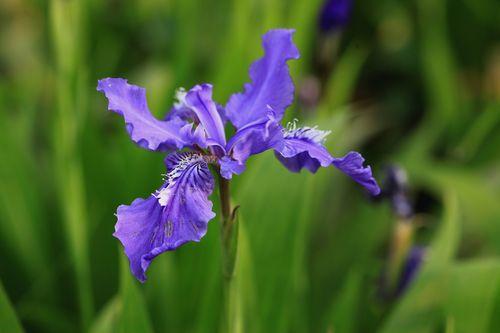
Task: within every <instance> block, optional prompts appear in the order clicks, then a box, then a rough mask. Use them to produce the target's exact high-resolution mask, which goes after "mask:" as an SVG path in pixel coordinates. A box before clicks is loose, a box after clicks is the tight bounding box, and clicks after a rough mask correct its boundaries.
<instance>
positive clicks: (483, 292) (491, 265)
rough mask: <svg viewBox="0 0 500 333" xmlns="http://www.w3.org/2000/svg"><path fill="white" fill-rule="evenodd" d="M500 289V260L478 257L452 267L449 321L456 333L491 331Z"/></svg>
mask: <svg viewBox="0 0 500 333" xmlns="http://www.w3.org/2000/svg"><path fill="white" fill-rule="evenodd" d="M499 288H500V261H499V260H498V259H476V260H473V261H470V262H464V263H460V264H457V265H456V266H455V267H454V268H453V277H452V279H451V287H450V294H449V297H448V302H447V304H446V315H447V321H448V322H450V323H451V325H452V327H453V328H454V331H453V332H455V333H462V332H463V333H467V332H477V333H481V332H489V326H490V321H491V320H492V319H493V318H494V317H495V316H498V313H496V314H495V313H494V312H493V309H494V305H495V298H496V296H497V293H498V291H499Z"/></svg>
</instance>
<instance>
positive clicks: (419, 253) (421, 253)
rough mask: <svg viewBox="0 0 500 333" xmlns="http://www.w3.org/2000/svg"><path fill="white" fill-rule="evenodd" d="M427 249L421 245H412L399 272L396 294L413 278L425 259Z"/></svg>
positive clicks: (402, 290)
mask: <svg viewBox="0 0 500 333" xmlns="http://www.w3.org/2000/svg"><path fill="white" fill-rule="evenodd" d="M426 253H427V250H426V249H425V247H423V246H414V247H412V248H411V250H410V252H409V253H408V256H407V257H406V262H405V265H404V267H403V270H402V272H401V278H400V280H399V285H398V290H397V294H398V295H401V294H402V293H403V292H404V291H405V290H406V289H408V287H409V286H410V284H411V283H412V281H413V280H414V279H415V277H416V275H417V273H418V272H419V270H420V267H421V266H422V263H423V262H424V260H425V256H426Z"/></svg>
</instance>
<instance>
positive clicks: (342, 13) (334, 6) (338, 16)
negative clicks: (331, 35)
mask: <svg viewBox="0 0 500 333" xmlns="http://www.w3.org/2000/svg"><path fill="white" fill-rule="evenodd" d="M352 1H353V0H326V1H325V2H324V4H323V7H322V8H321V11H320V13H319V18H318V20H319V27H320V29H321V30H322V31H323V32H331V31H334V30H337V29H341V28H343V27H344V26H345V25H346V24H347V22H348V21H349V16H350V14H351V7H352Z"/></svg>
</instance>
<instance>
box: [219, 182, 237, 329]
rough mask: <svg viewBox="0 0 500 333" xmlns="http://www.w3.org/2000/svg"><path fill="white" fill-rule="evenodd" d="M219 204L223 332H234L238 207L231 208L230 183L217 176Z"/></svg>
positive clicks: (235, 321) (235, 320) (235, 319)
mask: <svg viewBox="0 0 500 333" xmlns="http://www.w3.org/2000/svg"><path fill="white" fill-rule="evenodd" d="M219 195H220V203H221V216H222V220H221V250H222V275H223V288H224V290H223V292H224V316H225V318H224V324H225V327H224V330H225V331H226V332H234V331H235V328H236V323H237V322H238V320H237V319H238V318H236V317H237V312H238V311H237V309H236V308H237V295H238V292H237V290H236V286H235V285H234V279H233V277H234V266H235V263H236V256H237V252H238V214H237V213H238V206H236V207H235V208H232V207H231V195H230V183H229V181H228V180H227V179H224V178H223V177H221V176H220V175H219Z"/></svg>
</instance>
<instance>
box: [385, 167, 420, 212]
mask: <svg viewBox="0 0 500 333" xmlns="http://www.w3.org/2000/svg"><path fill="white" fill-rule="evenodd" d="M383 195H384V196H385V197H387V198H389V200H390V201H391V205H392V209H393V211H394V213H395V214H396V215H397V216H399V217H402V218H405V219H407V218H410V217H411V216H412V215H413V206H412V204H411V202H410V200H409V198H408V177H407V175H406V172H405V170H404V169H403V168H401V167H398V166H395V165H391V166H389V167H387V168H386V178H385V181H384V185H383Z"/></svg>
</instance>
